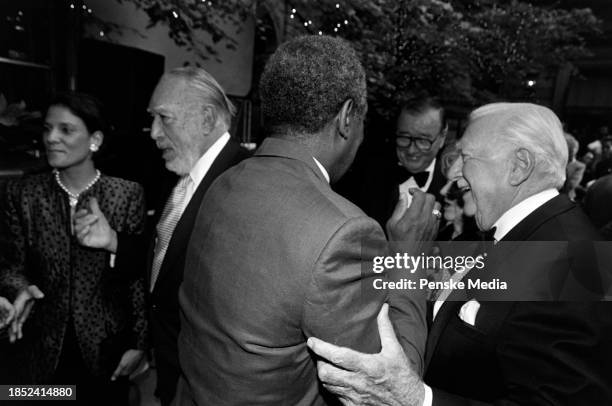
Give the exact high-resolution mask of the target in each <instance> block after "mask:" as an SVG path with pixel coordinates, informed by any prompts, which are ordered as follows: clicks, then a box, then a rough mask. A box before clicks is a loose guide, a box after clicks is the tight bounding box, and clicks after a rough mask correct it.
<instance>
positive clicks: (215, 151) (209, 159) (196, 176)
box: [189, 132, 230, 190]
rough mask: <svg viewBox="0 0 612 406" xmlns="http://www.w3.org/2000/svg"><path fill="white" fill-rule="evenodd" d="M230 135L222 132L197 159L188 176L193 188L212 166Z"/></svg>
mask: <svg viewBox="0 0 612 406" xmlns="http://www.w3.org/2000/svg"><path fill="white" fill-rule="evenodd" d="M229 140H230V135H229V133H227V132H226V133H225V134H223V135H222V136H221V137H219V139H218V140H217V141H215V143H214V144H212V145H211V147H210V148H208V150H207V151H206V152H205V153H204V155H202V156H201V157H200V159H198V162H196V164H195V165H194V166H193V168H191V171H190V172H189V177H190V178H191V181H192V182H193V187H194V190H195V189H196V188H197V187H198V186H199V185H200V182H202V179H204V176H206V173H207V172H208V170H209V169H210V167H211V166H212V164H213V162H214V161H215V159H217V156H218V155H219V154H220V153H221V150H222V149H223V147H225V145H226V144H227V143H228V142H229Z"/></svg>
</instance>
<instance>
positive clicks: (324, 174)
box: [312, 157, 329, 183]
mask: <svg viewBox="0 0 612 406" xmlns="http://www.w3.org/2000/svg"><path fill="white" fill-rule="evenodd" d="M312 159H314V161H315V164H317V166H318V167H319V169H320V170H321V172H323V176H325V180H326V181H327V183H329V174H328V173H327V170H325V167H324V166H323V165H321V162H319V161H317V158H315V157H312Z"/></svg>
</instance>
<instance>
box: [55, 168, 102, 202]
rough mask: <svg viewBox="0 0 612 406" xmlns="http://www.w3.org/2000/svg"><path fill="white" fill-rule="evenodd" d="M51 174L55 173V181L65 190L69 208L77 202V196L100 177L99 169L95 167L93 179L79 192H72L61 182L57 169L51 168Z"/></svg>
mask: <svg viewBox="0 0 612 406" xmlns="http://www.w3.org/2000/svg"><path fill="white" fill-rule="evenodd" d="M53 174H54V175H55V181H56V182H57V184H58V185H59V187H60V188H62V190H63V191H64V192H66V194H67V195H68V204H69V205H70V208H75V207H76V205H77V203H78V202H79V196H80V195H81V193H83V192H85V191H86V190H87V189H89V188H90V187H92V186H93V185H94V184H95V183H96V182H97V181H98V179H100V171H99V170H97V169H96V176H95V177H94V178H93V180H92V181H91V182H89V183H88V184H87V185H86V186H85V187H84V188H83V190H81V191H80V192H79V193H72V192H71V191H70V190H68V188H67V187H66V186H64V184H63V183H62V180H61V179H60V173H59V171H58V170H57V169H54V170H53Z"/></svg>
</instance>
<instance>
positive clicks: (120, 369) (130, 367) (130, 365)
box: [111, 349, 148, 381]
mask: <svg viewBox="0 0 612 406" xmlns="http://www.w3.org/2000/svg"><path fill="white" fill-rule="evenodd" d="M144 355H145V353H144V351H142V350H134V349H131V350H127V351H126V352H125V353H124V354H123V356H122V357H121V360H120V361H119V365H117V368H116V369H115V372H113V376H111V381H114V380H116V379H117V377H119V376H124V375H130V378H133V377H134V376H136V375H140V374H141V373H143V372H145V371H146V370H147V369H148V363H147V360H146V358H145V356H144ZM135 372H138V373H137V374H135Z"/></svg>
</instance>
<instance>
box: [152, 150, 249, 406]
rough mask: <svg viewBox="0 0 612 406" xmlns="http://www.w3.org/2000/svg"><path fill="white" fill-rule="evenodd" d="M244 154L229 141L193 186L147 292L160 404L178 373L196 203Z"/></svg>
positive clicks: (168, 397) (170, 393) (167, 397)
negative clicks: (182, 291) (181, 293)
mask: <svg viewBox="0 0 612 406" xmlns="http://www.w3.org/2000/svg"><path fill="white" fill-rule="evenodd" d="M248 154H249V153H248V151H247V150H246V149H244V148H242V147H241V146H240V145H239V144H238V143H237V142H236V141H234V140H230V141H229V142H228V143H227V144H226V145H225V147H224V148H223V149H222V150H221V152H220V153H219V155H218V156H217V158H216V159H215V160H214V162H213V164H212V165H211V167H210V169H209V170H208V172H207V173H206V175H205V176H204V178H203V179H202V181H201V182H200V184H199V185H198V187H197V188H196V190H195V192H194V194H193V196H192V197H191V199H190V200H189V203H188V205H187V207H186V208H185V211H184V212H183V214H182V215H181V218H180V219H179V221H178V223H177V225H176V228H175V229H174V232H173V233H172V237H171V238H170V242H169V243H168V249H167V251H166V255H165V256H164V260H163V262H162V265H161V267H160V270H159V275H158V277H157V280H156V282H155V285H154V288H153V291H152V292H151V295H150V298H149V320H150V330H151V338H152V343H153V350H154V355H155V362H156V368H157V389H156V395H157V396H158V397H159V398H160V399H161V400H162V402H163V404H169V403H170V402H171V400H172V398H173V397H174V394H175V391H176V383H177V381H178V376H179V374H180V367H179V362H178V350H177V339H178V332H179V328H180V321H179V305H178V289H179V286H180V284H181V282H182V281H183V266H184V261H185V252H186V250H187V242H188V241H189V236H190V235H191V231H192V230H193V227H194V224H195V221H196V215H197V213H198V209H199V208H200V203H201V202H202V198H203V197H204V195H205V194H206V191H207V190H208V188H209V187H210V185H211V184H212V183H213V181H214V180H215V179H216V178H217V177H218V176H219V175H220V174H221V173H223V172H224V171H225V170H226V169H228V168H230V167H231V166H233V165H235V164H236V163H238V162H240V161H241V160H242V159H244V158H245V157H247V156H248ZM172 186H173V185H172ZM171 191H172V188H168V190H167V195H170V193H171ZM162 211H163V207H162V208H160V209H159V210H157V211H156V213H157V215H156V216H155V218H154V221H153V223H155V224H157V221H158V220H159V217H160V216H161V212H162ZM151 234H152V235H153V238H152V239H151V243H150V249H149V256H148V266H147V270H148V277H147V281H148V282H149V283H150V280H151V266H152V262H153V251H154V248H155V241H154V237H155V229H153V230H152V231H151Z"/></svg>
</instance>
